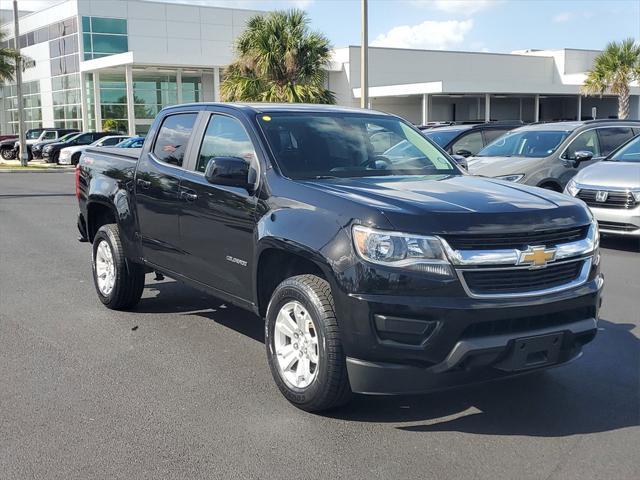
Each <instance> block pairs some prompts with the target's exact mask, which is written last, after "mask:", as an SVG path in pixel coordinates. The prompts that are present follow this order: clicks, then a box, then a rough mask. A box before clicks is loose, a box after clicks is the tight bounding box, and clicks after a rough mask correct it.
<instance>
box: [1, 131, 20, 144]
mask: <svg viewBox="0 0 640 480" xmlns="http://www.w3.org/2000/svg"><path fill="white" fill-rule="evenodd" d="M16 138H18V135H15V134H13V133H9V134H6V135H0V142H2V141H4V140H15V139H16Z"/></svg>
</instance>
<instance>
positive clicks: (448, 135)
mask: <svg viewBox="0 0 640 480" xmlns="http://www.w3.org/2000/svg"><path fill="white" fill-rule="evenodd" d="M422 134H423V135H424V136H425V137H427V138H428V139H430V140H433V141H434V142H436V143H437V144H438V145H440V146H441V147H443V148H444V146H445V145H446V144H447V143H449V142H450V141H451V140H453V139H454V138H456V137H457V136H458V135H459V134H460V130H440V131H438V129H434V130H427V131H423V132H422Z"/></svg>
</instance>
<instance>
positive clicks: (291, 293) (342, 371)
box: [265, 275, 351, 412]
mask: <svg viewBox="0 0 640 480" xmlns="http://www.w3.org/2000/svg"><path fill="white" fill-rule="evenodd" d="M291 305H294V308H295V305H298V306H300V307H301V308H302V310H301V315H302V317H301V318H303V319H305V320H304V321H302V322H300V321H296V315H295V314H294V313H291V315H292V316H290V317H289V319H291V320H292V321H293V323H292V324H291V325H292V326H294V327H295V326H296V325H297V327H298V329H299V331H300V330H305V328H304V327H300V325H301V323H306V324H307V325H308V326H309V327H310V328H309V329H308V330H309V331H311V328H313V334H315V339H316V343H314V344H313V345H314V346H315V352H316V354H313V353H311V354H310V357H307V356H306V355H305V354H307V353H308V352H313V351H314V349H313V348H309V349H307V348H308V345H310V344H311V343H308V342H307V338H306V337H308V335H309V334H304V335H303V336H305V339H303V337H296V338H295V339H294V337H293V335H291V336H287V335H285V334H284V333H283V331H282V329H281V328H282V327H281V325H282V322H278V316H279V314H280V313H283V312H286V311H287V309H288V308H290V306H291ZM282 318H284V317H282ZM276 323H278V325H279V330H278V331H276ZM283 338H286V339H289V341H290V343H289V344H288V345H285V346H283V340H282V339H283ZM296 339H297V340H296ZM294 342H300V343H294ZM285 343H286V342H285ZM312 343H313V342H312ZM303 344H304V345H305V346H304V353H303ZM265 346H266V348H267V360H268V362H269V368H270V369H271V374H272V375H273V379H274V380H275V382H276V384H277V385H278V388H279V389H280V392H281V393H282V394H283V395H284V396H285V398H287V400H289V401H290V402H291V403H292V404H293V405H295V406H296V407H298V408H300V409H302V410H305V411H307V412H317V411H321V410H327V409H330V408H334V407H338V406H340V405H343V404H345V403H347V402H348V401H349V399H350V398H351V388H350V386H349V379H348V376H347V367H346V360H345V355H344V352H343V350H342V343H341V341H340V331H339V328H338V323H337V321H336V315H335V307H334V302H333V296H332V295H331V288H330V286H329V284H328V283H327V281H326V280H324V279H322V278H320V277H317V276H315V275H298V276H295V277H291V278H288V279H286V280H284V281H283V282H282V283H281V284H280V285H278V287H277V288H276V289H275V291H274V292H273V295H272V296H271V300H270V302H269V306H268V308H267V318H266V323H265ZM283 349H286V350H283ZM292 349H293V350H292ZM284 351H286V352H287V355H285V356H283V352H284ZM291 352H292V353H291ZM278 353H280V355H278ZM289 353H291V356H289ZM303 355H304V356H303ZM296 356H298V358H301V359H303V361H304V359H305V358H312V357H313V358H315V359H316V363H315V368H313V365H314V362H313V360H307V363H306V364H307V365H309V371H310V370H311V369H313V371H314V373H313V374H312V376H311V377H310V378H312V380H311V381H309V382H308V384H305V382H302V383H301V384H299V385H300V386H297V385H294V384H293V381H297V380H292V379H291V377H292V376H295V377H296V378H297V379H298V380H299V379H300V378H303V377H302V376H298V367H299V366H300V365H302V364H299V363H298V362H300V360H296V358H295V357H296ZM278 357H280V359H279V358H278ZM284 364H290V367H291V368H286V367H283V365H284ZM294 366H295V368H293V367H294ZM285 370H286V371H285ZM303 370H304V368H303ZM287 375H288V376H287Z"/></svg>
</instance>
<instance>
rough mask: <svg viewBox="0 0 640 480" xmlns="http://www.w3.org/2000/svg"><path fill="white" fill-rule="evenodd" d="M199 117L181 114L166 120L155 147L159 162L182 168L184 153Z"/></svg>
mask: <svg viewBox="0 0 640 480" xmlns="http://www.w3.org/2000/svg"><path fill="white" fill-rule="evenodd" d="M197 116H198V114H197V113H179V114H176V115H170V116H168V117H167V118H165V119H164V122H162V126H161V127H160V132H158V138H157V139H156V144H155V146H154V147H153V154H154V155H155V157H156V158H157V159H158V160H160V161H162V162H166V163H170V164H172V165H177V166H178V167H181V166H182V161H183V160H184V152H185V149H186V148H187V144H188V143H189V137H191V131H192V130H193V125H194V124H195V122H196V117H197Z"/></svg>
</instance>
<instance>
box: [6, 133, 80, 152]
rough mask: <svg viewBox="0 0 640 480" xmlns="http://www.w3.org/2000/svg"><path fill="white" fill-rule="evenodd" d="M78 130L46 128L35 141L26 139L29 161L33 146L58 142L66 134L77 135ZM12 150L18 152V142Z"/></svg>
mask: <svg viewBox="0 0 640 480" xmlns="http://www.w3.org/2000/svg"><path fill="white" fill-rule="evenodd" d="M77 132H78V130H76V129H73V128H46V129H44V131H43V132H42V133H41V134H40V136H39V137H38V138H37V139H27V140H26V146H27V156H28V158H29V159H32V158H33V153H32V150H31V147H32V146H33V145H35V144H36V143H40V142H48V141H50V142H56V141H60V139H61V137H64V136H66V135H67V134H68V133H77ZM13 148H14V150H15V151H16V152H18V150H19V149H20V142H18V141H16V142H15V143H14V146H13Z"/></svg>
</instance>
